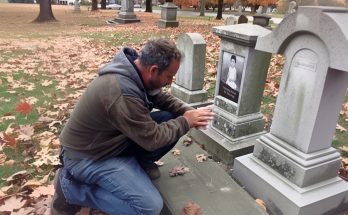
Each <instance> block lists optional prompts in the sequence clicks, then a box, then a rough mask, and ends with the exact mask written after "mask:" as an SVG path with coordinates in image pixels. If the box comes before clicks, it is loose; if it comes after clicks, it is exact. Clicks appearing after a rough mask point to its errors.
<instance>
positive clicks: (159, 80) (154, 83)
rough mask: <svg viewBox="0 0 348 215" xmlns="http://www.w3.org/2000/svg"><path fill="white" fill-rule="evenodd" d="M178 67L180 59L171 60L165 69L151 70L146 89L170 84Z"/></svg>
mask: <svg viewBox="0 0 348 215" xmlns="http://www.w3.org/2000/svg"><path fill="white" fill-rule="evenodd" d="M179 67H180V61H179V60H172V61H171V63H170V65H169V67H168V68H167V69H166V70H164V71H162V72H159V71H158V69H157V70H156V71H154V72H152V73H151V77H150V80H149V85H148V86H149V89H148V90H155V89H160V88H162V87H164V86H166V85H170V84H171V83H172V82H173V77H174V76H175V74H176V73H177V71H178V69H179Z"/></svg>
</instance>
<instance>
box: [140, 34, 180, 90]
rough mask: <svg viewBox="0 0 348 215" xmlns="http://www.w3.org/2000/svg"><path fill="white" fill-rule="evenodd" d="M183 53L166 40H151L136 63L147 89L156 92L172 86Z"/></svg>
mask: <svg viewBox="0 0 348 215" xmlns="http://www.w3.org/2000/svg"><path fill="white" fill-rule="evenodd" d="M180 60H181V53H180V51H179V50H178V49H177V47H176V46H175V44H174V43H172V42H170V41H167V40H164V39H157V40H150V41H148V42H147V43H146V44H145V45H144V47H143V49H142V50H141V51H140V53H139V58H138V59H137V60H136V61H135V64H136V65H137V66H138V69H139V70H140V72H141V75H142V78H143V81H144V85H145V88H146V89H147V90H154V89H158V88H161V87H163V86H165V85H167V84H171V83H172V80H173V77H174V76H175V74H176V72H177V71H178V69H179V66H180Z"/></svg>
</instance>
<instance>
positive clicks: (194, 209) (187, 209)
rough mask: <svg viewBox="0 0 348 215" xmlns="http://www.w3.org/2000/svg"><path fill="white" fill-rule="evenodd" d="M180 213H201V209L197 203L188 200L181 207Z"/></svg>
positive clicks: (198, 214)
mask: <svg viewBox="0 0 348 215" xmlns="http://www.w3.org/2000/svg"><path fill="white" fill-rule="evenodd" d="M181 215H203V211H202V209H201V207H200V206H199V205H198V204H197V203H194V202H191V201H189V202H187V203H186V205H185V206H184V208H183V209H182V211H181Z"/></svg>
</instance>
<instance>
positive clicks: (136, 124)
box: [60, 48, 192, 159]
mask: <svg viewBox="0 0 348 215" xmlns="http://www.w3.org/2000/svg"><path fill="white" fill-rule="evenodd" d="M137 57H138V54H137V53H136V51H135V50H133V49H130V48H124V49H123V50H121V51H120V52H119V53H117V55H116V56H115V57H114V59H113V60H112V61H111V62H110V63H108V64H106V65H105V66H104V67H103V68H102V69H101V70H100V73H99V76H98V77H97V78H95V79H94V80H93V81H92V82H91V83H90V84H89V86H88V87H87V89H86V91H85V92H84V94H83V95H82V96H81V98H80V100H79V101H78V103H77V105H76V107H75V109H74V111H73V112H72V114H71V117H70V119H69V120H68V122H67V123H66V125H65V127H64V129H63V131H62V133H61V135H60V142H61V145H62V146H64V147H65V148H66V149H68V150H69V149H71V150H72V151H75V152H78V153H82V154H84V155H87V156H91V157H92V158H93V159H102V158H107V157H108V156H111V155H112V156H114V155H117V154H119V153H121V152H122V151H123V150H124V149H125V148H126V147H127V146H128V144H129V143H130V140H131V141H133V142H135V143H137V144H138V145H139V146H141V147H142V148H144V149H145V150H148V151H153V150H156V149H159V148H161V147H163V146H166V145H169V144H173V143H175V142H176V141H178V139H179V138H180V137H181V136H183V135H184V134H185V133H187V132H188V130H189V125H188V122H187V121H186V119H185V118H184V117H183V116H181V115H182V114H184V113H185V111H187V110H190V109H192V108H191V107H188V106H186V105H185V104H184V103H183V102H181V101H180V100H179V99H177V98H175V97H174V96H172V95H171V94H169V93H165V92H162V91H160V90H159V91H158V92H147V91H146V90H145V88H144V85H143V82H142V79H141V76H140V75H139V73H138V71H137V68H136V66H135V64H134V63H133V61H134V60H135V59H136V58H137ZM149 94H151V96H150V95H149ZM152 108H158V109H160V110H166V111H169V112H171V113H172V114H174V115H175V116H177V118H175V119H173V120H170V121H168V122H164V123H161V124H157V123H156V122H155V121H153V120H152V118H151V116H150V112H151V110H152Z"/></svg>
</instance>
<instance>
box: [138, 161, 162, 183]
mask: <svg viewBox="0 0 348 215" xmlns="http://www.w3.org/2000/svg"><path fill="white" fill-rule="evenodd" d="M140 166H141V167H142V168H143V169H144V171H145V172H146V174H147V175H148V176H149V177H150V179H151V180H155V179H157V178H159V177H161V172H160V171H159V169H158V166H157V164H155V163H140Z"/></svg>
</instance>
